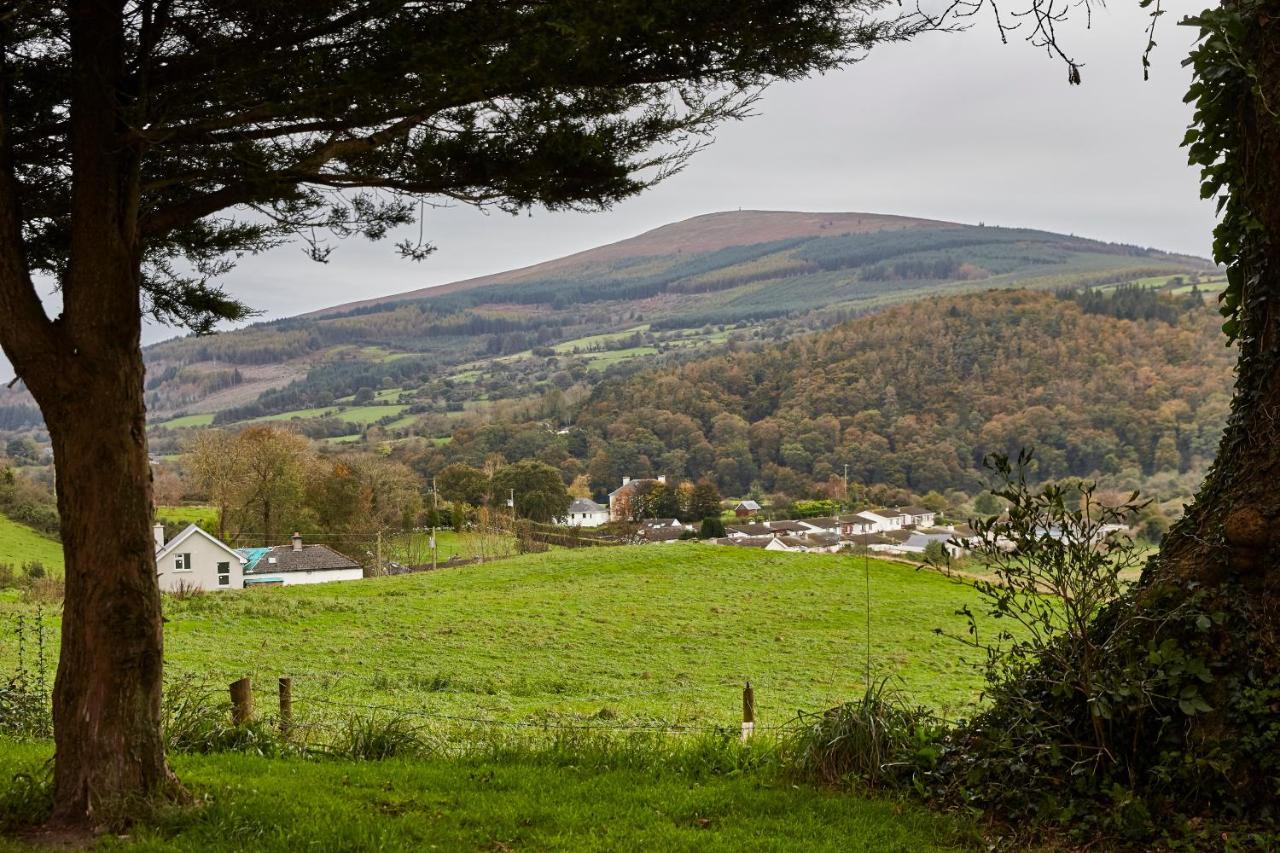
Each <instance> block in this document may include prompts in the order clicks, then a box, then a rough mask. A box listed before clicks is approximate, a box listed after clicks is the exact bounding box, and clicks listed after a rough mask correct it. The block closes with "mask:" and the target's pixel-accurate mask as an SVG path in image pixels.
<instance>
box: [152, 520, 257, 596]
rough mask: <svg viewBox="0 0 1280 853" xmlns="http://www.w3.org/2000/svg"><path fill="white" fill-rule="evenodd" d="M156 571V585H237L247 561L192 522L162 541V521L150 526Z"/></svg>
mask: <svg viewBox="0 0 1280 853" xmlns="http://www.w3.org/2000/svg"><path fill="white" fill-rule="evenodd" d="M154 534H155V542H156V572H157V575H158V579H159V581H160V589H162V590H164V591H165V592H177V591H178V590H182V589H203V590H215V589H241V588H242V587H244V569H245V564H246V563H247V562H248V561H247V560H245V559H244V557H242V556H241V555H240V554H238V553H236V551H235V550H234V549H232V548H231V546H230V545H227V544H225V543H224V542H221V541H220V540H219V539H218V538H217V537H216V536H213V535H211V534H209V533H206V532H205V531H203V530H201V529H200V528H199V527H197V526H196V525H194V524H189V525H187V526H186V527H185V528H183V530H182V532H181V533H179V534H178V535H177V536H175V537H173V539H171V540H169V542H168V543H166V542H165V541H164V525H162V524H157V525H156V526H155V528H154Z"/></svg>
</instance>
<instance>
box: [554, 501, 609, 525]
mask: <svg viewBox="0 0 1280 853" xmlns="http://www.w3.org/2000/svg"><path fill="white" fill-rule="evenodd" d="M608 521H609V508H608V507H607V506H604V505H603V504H598V503H596V502H595V501H593V500H588V499H587V498H577V499H576V500H574V502H573V503H571V504H569V512H568V514H567V515H566V516H565V518H564V523H565V524H566V525H568V526H569V527H599V526H600V525H602V524H607V523H608Z"/></svg>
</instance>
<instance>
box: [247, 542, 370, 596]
mask: <svg viewBox="0 0 1280 853" xmlns="http://www.w3.org/2000/svg"><path fill="white" fill-rule="evenodd" d="M239 553H240V555H241V556H243V557H244V558H245V559H246V561H247V562H246V564H245V568H244V585H245V586H246V587H250V586H293V585H295V584H304V583H330V582H332V581H354V580H360V579H361V578H363V577H364V568H363V567H361V565H360V564H359V563H357V562H356V561H355V560H353V559H351V558H350V557H348V556H346V555H345V554H341V553H339V552H337V551H335V550H334V549H332V548H330V547H329V546H328V545H305V544H303V542H302V536H301V535H299V534H297V533H295V534H293V541H292V542H291V543H290V544H288V545H276V546H273V547H271V548H240V549H239Z"/></svg>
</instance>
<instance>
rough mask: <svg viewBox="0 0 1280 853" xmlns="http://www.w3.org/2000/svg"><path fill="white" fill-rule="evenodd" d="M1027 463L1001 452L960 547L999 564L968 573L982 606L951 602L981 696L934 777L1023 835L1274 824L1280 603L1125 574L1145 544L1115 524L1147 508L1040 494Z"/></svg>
mask: <svg viewBox="0 0 1280 853" xmlns="http://www.w3.org/2000/svg"><path fill="white" fill-rule="evenodd" d="M1028 461H1029V457H1028V456H1027V455H1026V454H1024V455H1023V456H1022V457H1021V458H1020V459H1019V461H1018V464H1017V465H1016V466H1011V465H1009V463H1008V460H1006V459H995V460H994V461H993V465H994V468H995V470H996V472H997V474H998V475H999V476H1000V477H1002V478H1003V480H1004V485H1003V486H1001V487H999V488H997V489H995V490H993V492H994V494H995V495H997V496H998V497H1000V498H1002V499H1004V500H1005V501H1007V502H1008V503H1009V511H1008V514H1007V516H1006V517H1003V518H999V519H989V520H987V521H983V522H975V524H974V526H975V539H974V540H971V541H970V542H969V543H968V544H969V547H970V548H971V549H972V550H973V552H974V554H975V555H976V556H977V558H978V559H979V560H980V561H981V562H983V563H984V564H985V568H986V570H987V572H988V573H990V575H991V576H992V577H993V578H994V579H993V580H990V581H979V582H977V583H976V584H975V586H977V588H978V590H979V592H980V593H982V595H983V597H984V599H985V601H986V604H987V606H986V608H985V612H981V611H980V612H978V613H975V612H972V611H971V610H970V609H969V608H965V609H963V610H962V611H961V612H962V613H964V614H965V615H966V616H968V617H969V619H970V632H969V634H968V636H966V637H962V638H961V639H962V641H963V642H965V643H967V644H969V645H971V646H975V647H977V648H979V649H981V650H982V651H984V652H985V653H986V656H985V664H986V673H987V680H988V684H987V689H986V697H987V698H988V699H989V700H990V705H989V708H988V710H986V711H984V712H982V713H980V714H978V715H977V716H976V717H975V718H974V719H973V720H971V721H969V722H967V723H965V724H963V725H961V726H960V727H958V728H957V729H956V730H954V731H952V732H951V733H949V734H948V736H947V738H946V740H945V748H944V750H943V752H942V755H941V758H940V761H939V764H938V767H937V769H936V771H935V773H934V774H933V775H932V785H933V786H934V790H935V791H936V792H941V793H943V794H944V795H945V796H947V797H949V798H950V799H952V800H953V801H954V802H957V803H963V804H964V805H965V806H968V807H979V808H983V809H986V810H989V811H991V812H994V813H996V814H998V815H1000V816H1001V817H1002V818H1003V819H1004V820H1006V821H1008V822H1009V823H1010V825H1012V826H1015V827H1016V828H1017V829H1018V831H1019V832H1022V833H1032V834H1034V832H1036V828H1037V827H1044V826H1046V825H1048V826H1049V827H1051V830H1052V831H1053V832H1055V833H1057V832H1061V830H1062V829H1063V828H1064V827H1065V828H1066V829H1067V830H1068V832H1069V833H1071V834H1072V835H1073V836H1074V837H1076V838H1077V839H1078V840H1081V841H1098V840H1105V841H1106V842H1107V843H1108V844H1109V845H1111V846H1115V845H1119V844H1134V845H1146V844H1149V843H1151V842H1152V841H1153V840H1155V839H1158V838H1161V837H1163V838H1165V839H1166V840H1170V841H1172V840H1174V839H1177V840H1178V843H1187V841H1188V840H1190V841H1191V843H1192V844H1197V843H1199V841H1210V842H1212V843H1213V844H1214V845H1215V846H1218V845H1221V843H1222V838H1221V832H1222V831H1223V830H1224V829H1227V828H1229V831H1230V832H1231V833H1239V834H1241V836H1242V837H1247V834H1248V833H1251V832H1260V833H1263V834H1264V835H1265V834H1267V833H1275V832H1276V831H1277V829H1280V808H1278V802H1280V800H1278V798H1277V792H1280V634H1278V633H1277V631H1276V629H1275V616H1274V614H1271V613H1267V612H1265V608H1263V607H1261V606H1260V605H1251V604H1249V603H1248V602H1249V601H1251V600H1252V601H1257V599H1256V598H1254V599H1250V598H1249V596H1248V595H1247V592H1246V590H1244V589H1243V588H1242V587H1240V585H1239V584H1238V583H1236V582H1226V583H1223V584H1221V585H1219V586H1217V587H1213V588H1210V587H1207V586H1199V585H1197V584H1196V582H1194V581H1190V580H1188V581H1179V582H1172V583H1170V582H1165V583H1161V584H1146V585H1144V584H1139V585H1137V586H1135V587H1133V588H1128V587H1127V586H1126V584H1125V583H1124V581H1123V575H1122V573H1123V572H1124V571H1125V570H1126V569H1128V568H1131V567H1133V566H1135V565H1137V564H1138V563H1139V562H1140V555H1139V552H1138V551H1137V550H1136V549H1135V547H1134V545H1133V543H1132V542H1131V541H1130V540H1129V539H1128V537H1127V535H1125V534H1124V533H1123V532H1121V531H1116V530H1115V529H1114V528H1115V527H1116V526H1117V525H1121V524H1123V523H1124V521H1125V520H1127V519H1128V518H1131V517H1134V516H1136V515H1137V514H1138V513H1139V512H1140V510H1141V509H1142V507H1143V506H1144V504H1143V503H1142V502H1141V501H1139V500H1138V499H1137V496H1136V495H1135V496H1133V497H1131V498H1130V499H1129V500H1128V501H1125V502H1122V503H1121V504H1119V505H1117V506H1103V505H1101V504H1100V503H1099V502H1098V501H1097V500H1096V498H1095V491H1094V489H1093V487H1092V485H1090V484H1077V485H1076V486H1074V487H1072V488H1066V487H1062V486H1052V485H1051V486H1046V487H1044V488H1042V489H1039V490H1033V489H1031V488H1029V487H1028V485H1027V482H1026V479H1025V477H1024V476H1023V475H1022V471H1023V469H1024V468H1025V465H1026V463H1027V462H1028ZM1242 602H1244V603H1243V604H1242ZM1013 624H1016V625H1018V626H1019V627H1020V630H1017V631H1013V630H1009V628H1008V627H1007V626H1009V625H1013ZM990 625H994V626H995V627H994V629H993V630H992V631H991V632H988V631H987V629H988V627H989V626H990ZM1242 659H1243V660H1246V661H1247V662H1248V665H1247V666H1244V667H1241V666H1240V665H1239V664H1240V661H1241V660H1242ZM1215 731H1217V732H1224V733H1231V734H1229V735H1224V736H1221V737H1216V736H1214V734H1213V733H1214V732H1215ZM1272 837H1274V836H1272Z"/></svg>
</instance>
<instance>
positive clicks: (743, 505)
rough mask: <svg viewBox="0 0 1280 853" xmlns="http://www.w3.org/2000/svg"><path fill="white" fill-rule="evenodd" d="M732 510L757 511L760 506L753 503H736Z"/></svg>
mask: <svg viewBox="0 0 1280 853" xmlns="http://www.w3.org/2000/svg"><path fill="white" fill-rule="evenodd" d="M733 508H734V509H759V508H760V504H758V503H756V502H755V501H738V502H737V503H736V504H734V505H733Z"/></svg>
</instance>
